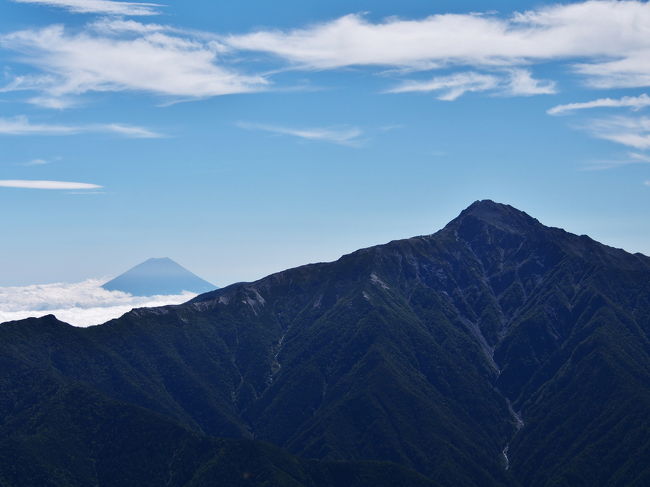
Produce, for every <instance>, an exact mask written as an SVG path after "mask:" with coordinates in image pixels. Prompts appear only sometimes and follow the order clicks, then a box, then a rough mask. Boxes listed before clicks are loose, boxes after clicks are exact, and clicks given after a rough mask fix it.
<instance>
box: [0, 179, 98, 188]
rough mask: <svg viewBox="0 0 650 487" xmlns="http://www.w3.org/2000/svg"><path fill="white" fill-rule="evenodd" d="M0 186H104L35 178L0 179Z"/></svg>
mask: <svg viewBox="0 0 650 487" xmlns="http://www.w3.org/2000/svg"><path fill="white" fill-rule="evenodd" d="M0 188H20V189H50V190H52V189H54V190H80V189H101V188H102V186H99V185H98V184H90V183H74V182H70V181H39V180H34V179H0Z"/></svg>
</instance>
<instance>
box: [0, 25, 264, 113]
mask: <svg viewBox="0 0 650 487" xmlns="http://www.w3.org/2000/svg"><path fill="white" fill-rule="evenodd" d="M174 32H175V30H174V29H172V28H166V27H164V26H159V25H153V24H150V25H146V24H142V23H139V22H134V21H123V20H112V21H110V20H104V21H101V22H96V23H94V24H89V25H87V26H86V27H85V28H83V29H82V30H81V31H80V32H68V31H67V30H66V29H65V28H64V27H63V26H61V25H53V26H49V27H45V28H42V29H28V30H22V31H17V32H13V33H10V34H5V35H2V36H0V46H1V47H3V48H5V49H9V50H13V51H16V52H18V53H21V54H22V56H21V58H20V61H21V62H23V63H26V64H29V65H31V66H33V67H35V68H36V69H38V70H39V71H40V72H41V74H39V75H31V76H15V77H14V78H13V79H12V80H11V81H10V82H9V83H8V84H7V86H5V87H4V88H3V89H2V91H19V90H26V91H36V92H38V93H39V95H38V96H36V97H33V98H32V99H31V102H32V103H37V104H40V105H42V106H45V107H54V108H65V107H66V106H67V105H68V104H70V103H74V98H75V97H77V96H79V95H82V94H84V93H88V92H108V91H139V92H147V93H151V94H155V95H163V96H171V97H183V98H202V97H209V96H216V95H226V94H234V93H248V92H255V91H259V90H261V89H263V88H264V87H265V86H266V85H267V84H268V81H267V80H266V79H265V78H264V77H263V76H259V75H245V74H242V73H240V72H238V71H236V70H234V69H230V68H228V67H226V66H225V65H223V64H220V63H219V62H218V61H219V56H221V55H223V54H224V53H225V51H226V50H227V48H226V47H225V46H224V45H223V44H222V43H220V42H218V41H217V40H215V38H214V36H210V35H207V34H206V35H199V34H196V35H194V34H191V33H174Z"/></svg>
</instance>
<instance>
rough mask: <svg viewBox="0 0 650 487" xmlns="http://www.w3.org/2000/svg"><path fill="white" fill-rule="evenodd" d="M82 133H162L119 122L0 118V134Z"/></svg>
mask: <svg viewBox="0 0 650 487" xmlns="http://www.w3.org/2000/svg"><path fill="white" fill-rule="evenodd" d="M83 133H113V134H118V135H122V136H124V137H130V138H139V139H152V138H159V137H163V135H162V134H159V133H157V132H154V131H152V130H149V129H147V128H144V127H138V126H135V125H125V124H119V123H108V124H88V125H65V124H50V123H32V122H30V120H29V119H28V118H27V117H25V116H17V117H13V118H0V135H48V136H66V135H76V134H83Z"/></svg>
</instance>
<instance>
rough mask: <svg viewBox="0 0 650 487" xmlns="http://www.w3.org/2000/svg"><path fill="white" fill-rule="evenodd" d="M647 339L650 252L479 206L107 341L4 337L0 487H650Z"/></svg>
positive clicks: (48, 331) (128, 318) (2, 332)
mask: <svg viewBox="0 0 650 487" xmlns="http://www.w3.org/2000/svg"><path fill="white" fill-rule="evenodd" d="M649 337H650V258H648V257H646V256H643V255H641V254H629V253H627V252H625V251H623V250H620V249H614V248H611V247H608V246H605V245H602V244H599V243H598V242H595V241H594V240H592V239H590V238H589V237H586V236H578V235H573V234H570V233H567V232H565V231H564V230H561V229H558V228H549V227H546V226H544V225H542V224H541V223H540V222H538V221H537V220H535V219H534V218H532V217H530V216H529V215H527V214H526V213H523V212H521V211H518V210H516V209H515V208H512V207H510V206H507V205H500V204H497V203H494V202H491V201H481V202H476V203H475V204H473V205H472V206H470V207H469V208H468V209H466V210H465V211H463V212H462V213H461V214H460V216H459V217H458V218H456V219H454V220H453V221H452V222H450V223H449V224H448V225H447V226H446V227H445V228H444V229H442V230H440V231H439V232H437V233H435V234H433V235H426V236H420V237H414V238H410V239H405V240H397V241H393V242H390V243H388V244H385V245H378V246H375V247H371V248H367V249H363V250H359V251H357V252H354V253H352V254H349V255H345V256H343V257H341V258H340V259H339V260H337V261H336V262H330V263H320V264H312V265H307V266H303V267H298V268H295V269H289V270H286V271H283V272H280V273H277V274H273V275H270V276H268V277H266V278H264V279H261V280H259V281H256V282H253V283H238V284H233V285H231V286H228V287H226V288H224V289H220V290H217V291H213V292H209V293H206V294H203V295H201V296H198V297H197V298H196V299H194V300H192V301H190V302H188V303H185V304H182V305H179V306H165V307H160V308H152V309H137V310H134V311H132V312H130V313H127V314H125V315H124V316H123V317H121V318H119V319H117V320H112V321H110V322H108V323H106V324H105V325H102V326H97V327H92V328H74V327H71V326H69V325H66V324H65V323H62V322H60V321H57V320H56V319H55V318H54V317H52V316H49V317H44V318H41V319H30V320H23V321H20V322H13V323H6V324H3V325H2V326H0V459H1V458H5V459H9V460H5V461H4V462H2V461H0V485H3V486H4V485H7V486H11V487H13V486H21V485H52V486H64V485H169V486H186V485H187V486H190V485H213V484H210V481H213V480H214V479H219V478H220V479H224V480H222V484H221V485H228V486H230V485H237V486H239V485H241V486H244V485H246V486H257V485H264V486H282V487H289V486H296V487H298V486H310V487H315V486H321V485H332V486H351V485H359V486H384V485H391V486H396V487H397V486H413V485H427V484H426V482H431V483H432V485H436V486H449V487H452V486H453V487H462V486H468V487H469V486H473V487H479V486H480V487H486V486H487V487H491V486H495V487H496V486H509V487H523V486H526V487H528V486H531V487H555V486H571V487H573V486H585V487H591V486H603V487H604V486H608V487H609V486H626V487H627V486H637V487H645V486H647V485H650V464H649V463H648V458H650V434H649V432H650V340H649ZM217 437H227V438H237V437H239V438H245V439H254V440H255V442H241V443H232V442H231V440H228V441H225V442H222V440H215V438H217ZM259 440H262V441H265V442H268V443H272V444H274V445H275V446H276V447H279V448H281V449H282V450H279V449H277V448H271V447H269V446H260V444H259V443H257V441H259ZM220 442H221V443H220ZM292 455H296V456H297V457H298V458H297V457H296V456H292ZM300 457H302V459H303V460H300V459H299V458H300ZM304 459H316V460H318V461H317V462H316V460H308V461H305V460H304ZM367 460H374V461H384V462H386V461H387V462H392V463H391V464H386V463H379V464H375V463H370V464H367V463H363V464H359V463H358V462H360V461H367ZM339 461H346V462H351V463H338V462H339ZM312 462H315V463H312ZM394 464H399V465H400V467H401V469H397V468H396V467H395V466H394ZM407 469H408V470H407ZM414 471H416V472H418V473H417V474H416V473H414ZM114 472H118V473H119V474H120V475H121V477H119V479H115V477H111V475H114ZM337 475H338V476H337ZM419 475H424V476H426V477H427V478H428V480H426V479H424V480H423V479H422V477H420V476H419ZM238 478H239V481H237V480H236V479H238ZM43 479H45V480H47V482H45V480H43ZM106 479H112V482H109V481H107V480H106ZM147 482H148V483H147ZM355 482H356V483H355Z"/></svg>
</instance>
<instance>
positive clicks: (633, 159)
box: [583, 152, 650, 171]
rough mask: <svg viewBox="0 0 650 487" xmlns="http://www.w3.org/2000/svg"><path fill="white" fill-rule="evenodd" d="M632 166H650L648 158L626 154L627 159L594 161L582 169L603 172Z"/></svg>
mask: <svg viewBox="0 0 650 487" xmlns="http://www.w3.org/2000/svg"><path fill="white" fill-rule="evenodd" d="M634 164H650V156H649V155H646V154H640V153H638V152H628V154H627V157H624V158H619V159H610V160H600V161H594V162H591V163H589V164H586V165H585V166H584V167H583V169H584V170H586V171H603V170H605V169H614V168H618V167H623V166H629V165H634Z"/></svg>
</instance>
